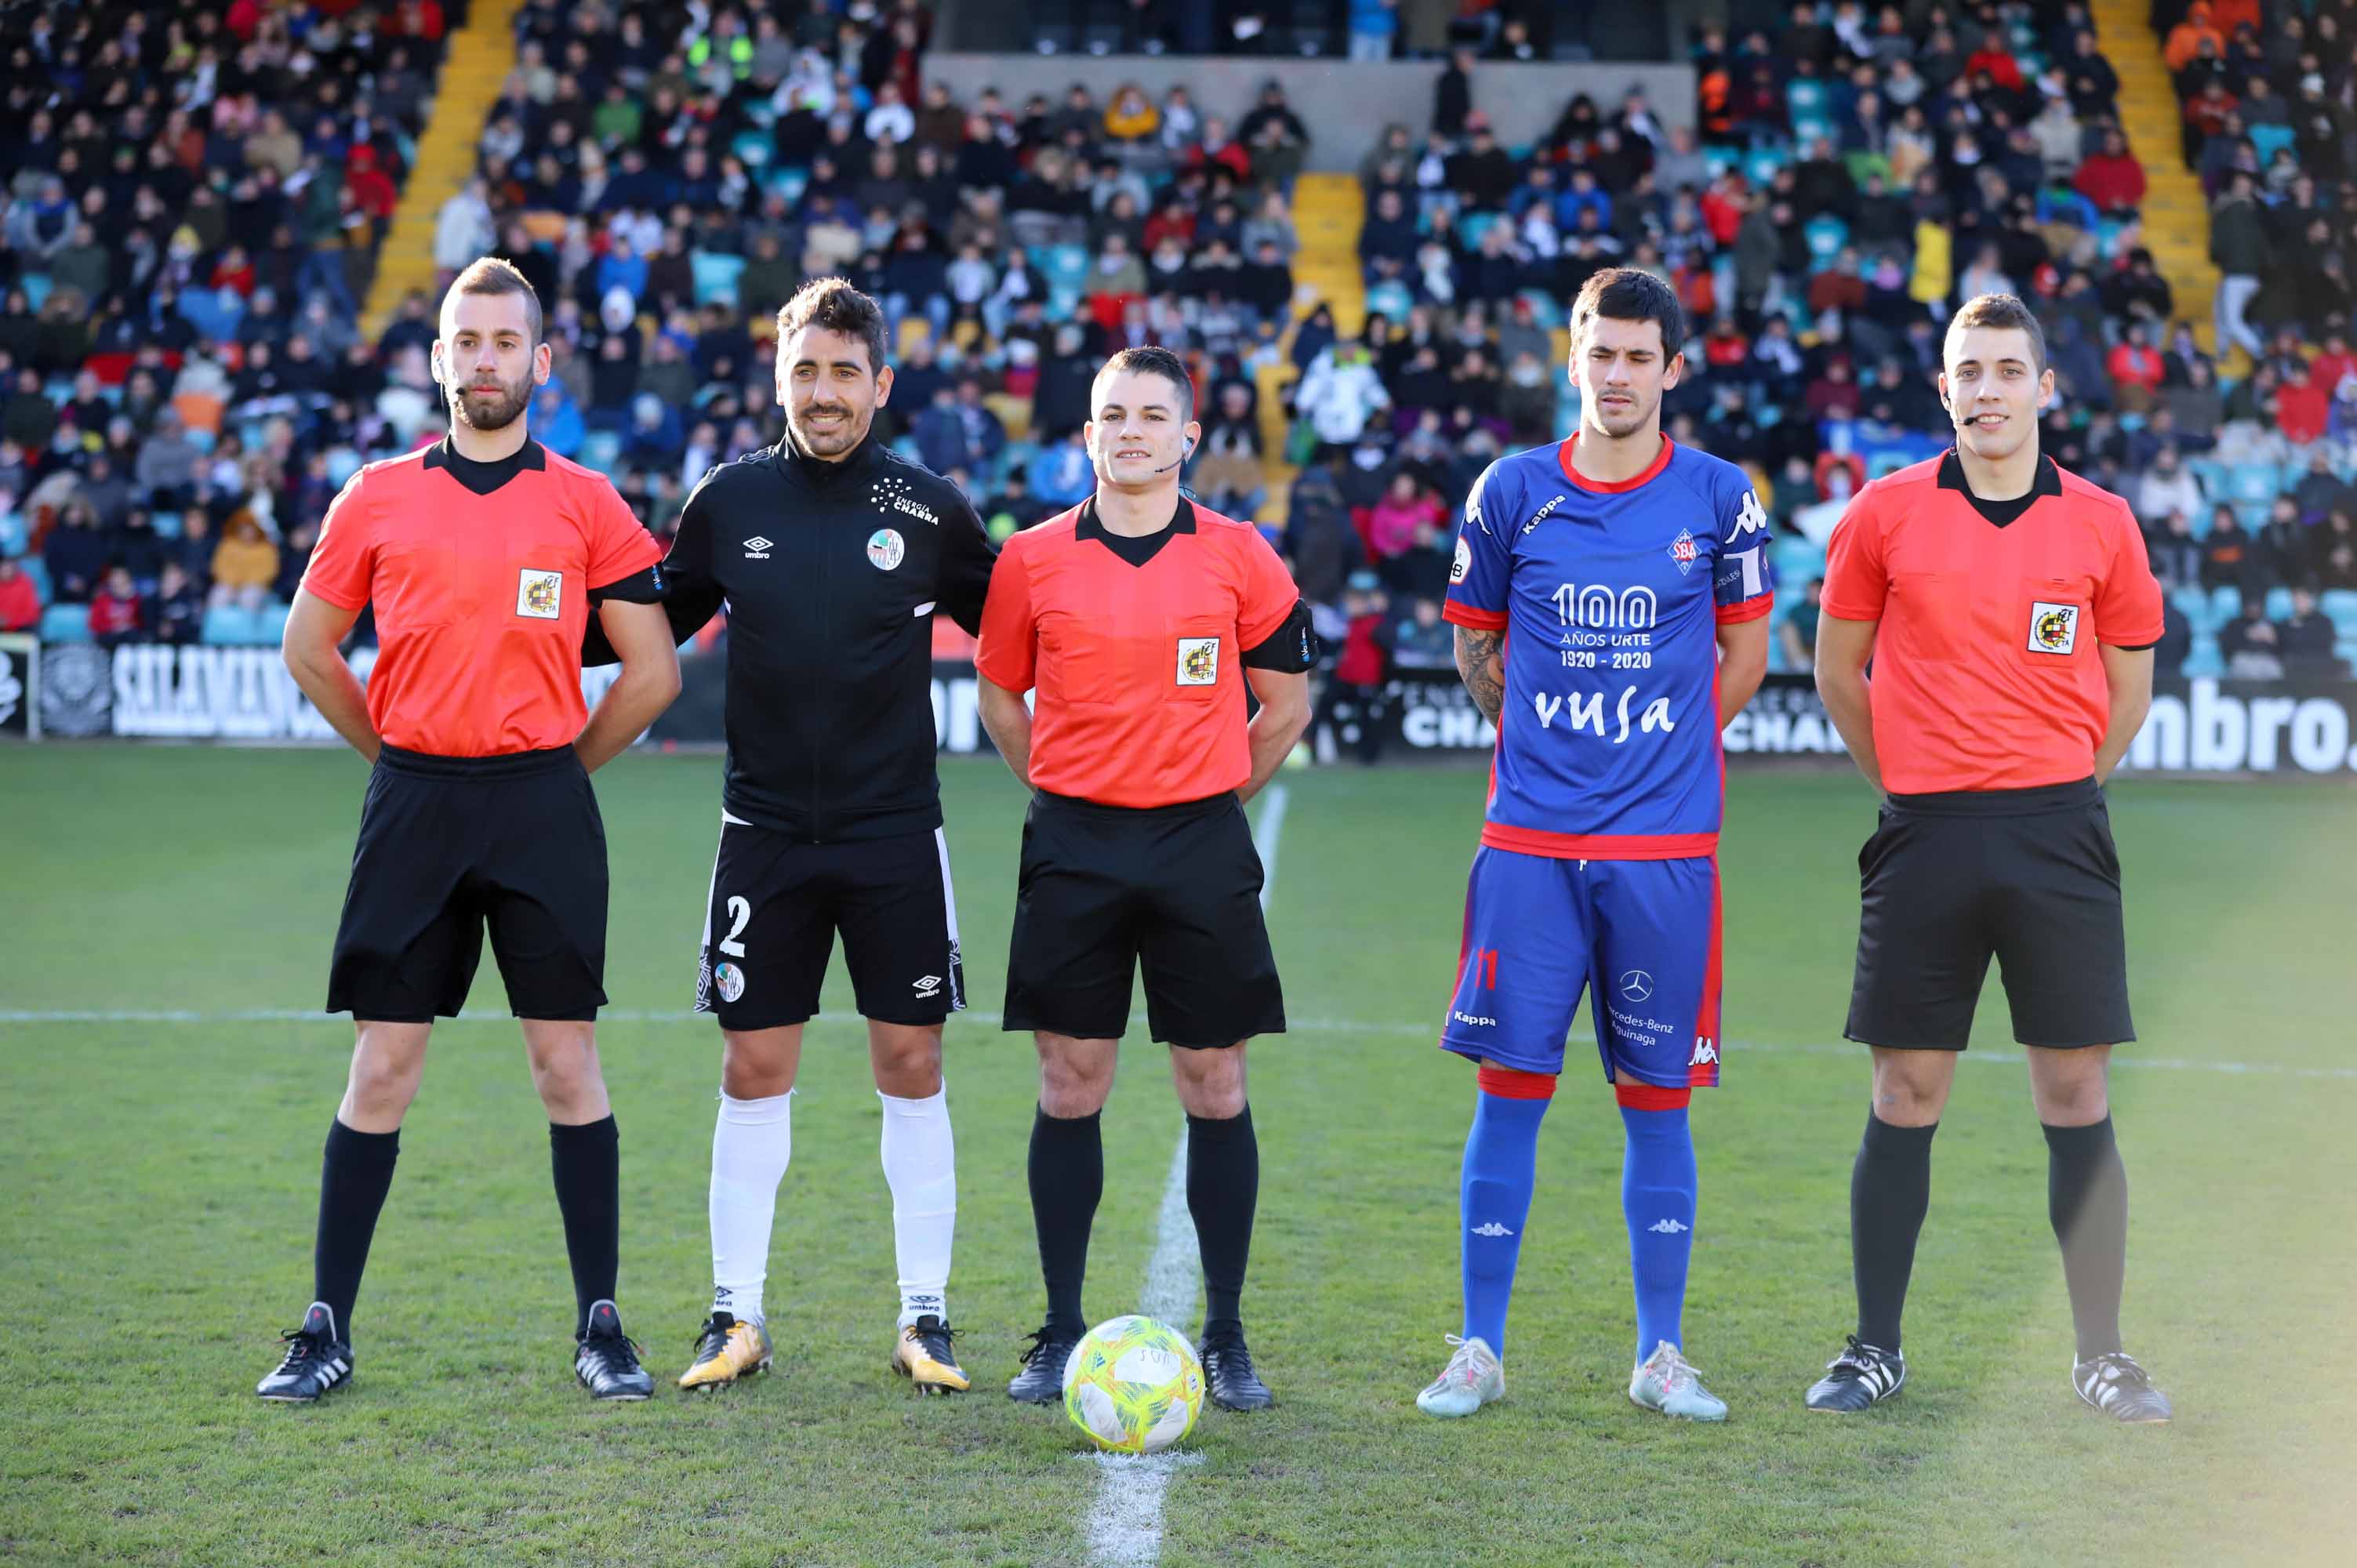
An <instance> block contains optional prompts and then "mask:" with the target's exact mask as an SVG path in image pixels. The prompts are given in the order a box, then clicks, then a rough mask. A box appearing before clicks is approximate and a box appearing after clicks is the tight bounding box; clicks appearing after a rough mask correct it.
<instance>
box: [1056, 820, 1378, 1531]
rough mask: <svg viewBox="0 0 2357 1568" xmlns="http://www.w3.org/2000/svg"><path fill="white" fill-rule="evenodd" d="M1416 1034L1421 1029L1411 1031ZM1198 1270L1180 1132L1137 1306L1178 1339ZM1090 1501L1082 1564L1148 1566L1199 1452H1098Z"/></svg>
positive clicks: (1262, 848) (1259, 844)
mask: <svg viewBox="0 0 2357 1568" xmlns="http://www.w3.org/2000/svg"><path fill="white" fill-rule="evenodd" d="M1286 798H1287V797H1286V788H1285V786H1284V785H1282V784H1276V785H1272V786H1271V787H1270V789H1269V790H1268V794H1267V796H1266V798H1265V802H1264V803H1263V805H1262V806H1261V811H1260V821H1259V822H1258V823H1257V824H1256V825H1255V826H1254V829H1253V848H1254V851H1255V852H1257V853H1258V854H1259V855H1260V865H1261V884H1260V907H1261V908H1263V909H1266V908H1268V900H1269V896H1270V894H1271V893H1273V892H1274V891H1275V887H1276V847H1277V843H1278V839H1279V835H1281V834H1282V833H1283V832H1285V806H1286ZM1418 1032H1419V1033H1421V1032H1422V1031H1421V1030H1419V1031H1418ZM1201 1275H1202V1266H1201V1262H1200V1249H1199V1247H1198V1244H1197V1241H1196V1236H1195V1217H1194V1215H1193V1214H1192V1213H1190V1212H1189V1210H1188V1208H1187V1129H1186V1127H1185V1125H1184V1124H1183V1123H1181V1125H1180V1127H1179V1144H1178V1146H1177V1147H1176V1148H1174V1149H1172V1150H1171V1151H1170V1175H1169V1176H1168V1178H1166V1179H1165V1180H1164V1182H1163V1184H1162V1208H1161V1211H1160V1212H1159V1214H1157V1217H1156V1219H1155V1226H1154V1255H1153V1256H1152V1257H1150V1258H1148V1259H1147V1260H1146V1288H1145V1290H1144V1291H1143V1292H1141V1293H1140V1294H1139V1296H1138V1302H1137V1309H1138V1310H1139V1311H1140V1312H1142V1313H1144V1314H1145V1315H1146V1316H1148V1317H1151V1318H1154V1319H1156V1320H1157V1321H1159V1322H1162V1323H1167V1324H1168V1325H1169V1326H1171V1327H1173V1328H1175V1329H1177V1330H1179V1333H1181V1334H1184V1333H1185V1332H1186V1331H1187V1326H1188V1325H1189V1323H1190V1322H1192V1321H1193V1320H1194V1316H1195V1301H1196V1297H1197V1296H1198V1294H1200V1288H1201ZM1092 1457H1093V1458H1094V1459H1095V1460H1096V1463H1097V1466H1098V1481H1097V1495H1096V1500H1095V1502H1094V1503H1092V1505H1091V1506H1090V1509H1089V1517H1088V1520H1087V1526H1086V1530H1087V1536H1088V1549H1089V1562H1090V1563H1092V1564H1096V1565H1098V1568H1153V1565H1154V1564H1155V1563H1158V1562H1159V1561H1161V1558H1162V1517H1163V1504H1164V1501H1165V1499H1166V1498H1168V1496H1169V1492H1170V1481H1171V1477H1173V1476H1175V1475H1176V1474H1177V1473H1178V1470H1179V1466H1182V1465H1200V1464H1201V1463H1202V1459H1203V1456H1202V1455H1200V1454H1189V1453H1169V1454H1148V1455H1128V1454H1098V1455H1093V1456H1092Z"/></svg>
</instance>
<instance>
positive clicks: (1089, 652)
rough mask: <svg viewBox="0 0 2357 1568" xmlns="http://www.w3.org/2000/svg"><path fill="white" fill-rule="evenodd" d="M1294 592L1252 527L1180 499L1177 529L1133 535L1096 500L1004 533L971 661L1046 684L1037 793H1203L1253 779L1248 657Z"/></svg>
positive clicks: (996, 680)
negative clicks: (1115, 529) (1107, 518)
mask: <svg viewBox="0 0 2357 1568" xmlns="http://www.w3.org/2000/svg"><path fill="white" fill-rule="evenodd" d="M1299 598H1300V596H1299V594H1298V593H1297V591H1296V590H1295V588H1294V585H1293V576H1292V574H1291V573H1289V572H1287V571H1286V567H1285V563H1284V562H1283V561H1281V560H1279V559H1278V558H1277V553H1276V552H1275V551H1274V550H1272V549H1270V548H1269V544H1268V541H1266V540H1265V539H1263V538H1262V537H1261V536H1260V531H1259V530H1258V529H1256V528H1254V527H1253V525H1252V524H1250V523H1248V522H1238V521H1235V520H1234V519H1232V518H1225V517H1222V516H1221V515H1220V514H1219V513H1217V512H1214V511H1208V510H1204V509H1203V508H1201V507H1199V506H1196V505H1195V504H1194V503H1192V502H1191V501H1189V500H1187V499H1184V498H1183V497H1182V498H1180V499H1179V510H1178V514H1177V515H1176V516H1175V517H1173V518H1172V519H1171V522H1170V526H1169V527H1168V528H1167V529H1165V530H1163V531H1162V532H1160V533H1157V534H1150V535H1147V536H1146V537H1144V538H1139V539H1131V538H1125V537H1121V536H1117V535H1114V534H1110V533H1108V532H1106V530H1105V527H1104V525H1103V523H1102V522H1100V521H1097V513H1096V501H1095V499H1094V498H1093V497H1092V498H1091V499H1088V500H1086V501H1083V502H1082V503H1081V504H1080V505H1079V506H1077V507H1074V508H1073V509H1072V510H1070V511H1068V512H1065V513H1064V514H1063V515H1062V516H1060V517H1055V518H1050V519H1049V521H1046V522H1043V523H1041V524H1039V527H1037V528H1033V529H1028V530H1026V531H1025V532H1021V533H1017V534H1016V535H1014V536H1013V537H1011V538H1010V539H1008V540H1007V542H1006V547H1005V549H1004V550H1003V551H1002V552H1001V553H1000V554H999V557H998V567H997V570H996V572H994V573H993V574H992V575H991V579H990V596H989V598H988V600H987V601H986V602H985V604H984V606H983V611H982V643H981V646H980V647H979V648H978V649H977V650H975V653H974V668H975V669H976V670H978V671H981V673H982V675H983V676H984V678H985V679H986V680H988V681H989V682H991V683H992V684H994V685H997V686H1003V687H1005V688H1006V690H1008V691H1010V692H1028V691H1031V690H1033V689H1034V688H1035V687H1036V689H1037V691H1038V693H1039V695H1038V696H1037V697H1036V698H1035V699H1034V703H1033V709H1032V715H1031V724H1032V730H1031V783H1032V785H1033V787H1034V788H1037V789H1044V790H1046V791H1048V792H1049V794H1051V795H1069V796H1071V797H1073V798H1075V799H1078V800H1093V801H1095V802H1097V803H1098V804H1099V805H1104V806H1131V807H1148V806H1168V805H1175V804H1177V803H1179V802H1180V801H1183V800H1208V799H1209V798H1210V797H1211V796H1213V795H1217V794H1220V793H1222V791H1224V790H1229V789H1237V788H1240V787H1241V786H1242V785H1243V783H1244V782H1245V781H1246V780H1247V779H1250V778H1251V777H1252V750H1251V746H1250V744H1249V743H1248V742H1247V741H1246V739H1245V737H1244V696H1243V656H1244V655H1245V654H1246V653H1249V652H1252V651H1254V650H1257V649H1259V648H1260V647H1261V645H1262V644H1263V643H1265V642H1266V641H1267V640H1268V639H1270V638H1271V637H1273V636H1274V635H1275V633H1276V632H1277V631H1278V630H1280V629H1281V628H1284V626H1285V625H1286V622H1287V621H1288V620H1289V619H1290V618H1292V615H1293V607H1294V606H1295V604H1296V603H1297V602H1298V600H1299ZM1286 667H1287V668H1291V669H1298V668H1300V667H1301V666H1300V665H1298V664H1292V665H1288V666H1286Z"/></svg>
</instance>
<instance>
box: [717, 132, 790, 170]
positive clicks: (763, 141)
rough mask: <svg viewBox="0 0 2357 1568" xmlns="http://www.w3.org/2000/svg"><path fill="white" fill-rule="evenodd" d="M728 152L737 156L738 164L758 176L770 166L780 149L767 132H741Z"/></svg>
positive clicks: (729, 146)
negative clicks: (772, 158) (771, 159)
mask: <svg viewBox="0 0 2357 1568" xmlns="http://www.w3.org/2000/svg"><path fill="white" fill-rule="evenodd" d="M728 150H729V151H730V152H732V153H735V154H736V155H737V162H738V163H741V164H743V165H744V166H746V167H747V168H748V169H749V170H751V171H752V172H753V173H755V174H757V175H758V174H759V173H760V171H761V170H762V169H764V168H767V167H768V166H769V163H770V158H771V157H772V156H775V154H776V152H777V150H778V149H777V144H776V143H775V142H772V141H771V140H770V135H769V133H768V132H766V131H739V132H737V135H736V138H735V139H734V140H732V141H731V142H730V143H729V144H728Z"/></svg>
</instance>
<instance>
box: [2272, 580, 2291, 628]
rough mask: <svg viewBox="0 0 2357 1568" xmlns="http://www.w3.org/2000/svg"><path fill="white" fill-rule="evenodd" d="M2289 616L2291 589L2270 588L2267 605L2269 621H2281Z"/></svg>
mask: <svg viewBox="0 0 2357 1568" xmlns="http://www.w3.org/2000/svg"><path fill="white" fill-rule="evenodd" d="M2289 614H2291V590H2290V589H2289V588H2269V589H2268V590H2267V605H2266V616H2267V618H2268V619H2269V620H2281V619H2283V618H2284V617H2286V616H2287V615H2289Z"/></svg>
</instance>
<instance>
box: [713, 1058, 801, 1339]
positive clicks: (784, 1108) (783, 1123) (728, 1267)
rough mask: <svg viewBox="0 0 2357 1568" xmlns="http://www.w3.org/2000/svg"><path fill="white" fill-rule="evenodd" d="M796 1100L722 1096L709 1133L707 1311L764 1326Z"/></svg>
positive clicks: (785, 1095)
mask: <svg viewBox="0 0 2357 1568" xmlns="http://www.w3.org/2000/svg"><path fill="white" fill-rule="evenodd" d="M793 1100H794V1096H793V1091H792V1090H787V1091H786V1092H785V1093H783V1094H780V1095H775V1096H773V1097H771V1098H770V1099H768V1100H736V1099H732V1098H730V1097H729V1096H728V1095H727V1094H726V1093H723V1094H722V1095H721V1097H720V1117H719V1120H718V1121H717V1122H715V1123H714V1124H713V1128H712V1195H711V1202H710V1213H711V1217H712V1310H713V1311H715V1312H726V1313H728V1314H730V1315H731V1316H735V1317H737V1318H738V1319H739V1320H744V1321H751V1322H755V1323H758V1322H759V1321H760V1319H761V1285H762V1282H763V1281H764V1280H766V1279H767V1278H768V1277H769V1273H770V1224H771V1222H772V1221H773V1220H775V1219H777V1214H778V1183H779V1182H780V1181H782V1180H784V1179H785V1175H786V1165H787V1164H788V1163H789V1162H790V1161H791V1159H792V1157H793V1152H794V1127H793Z"/></svg>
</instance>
